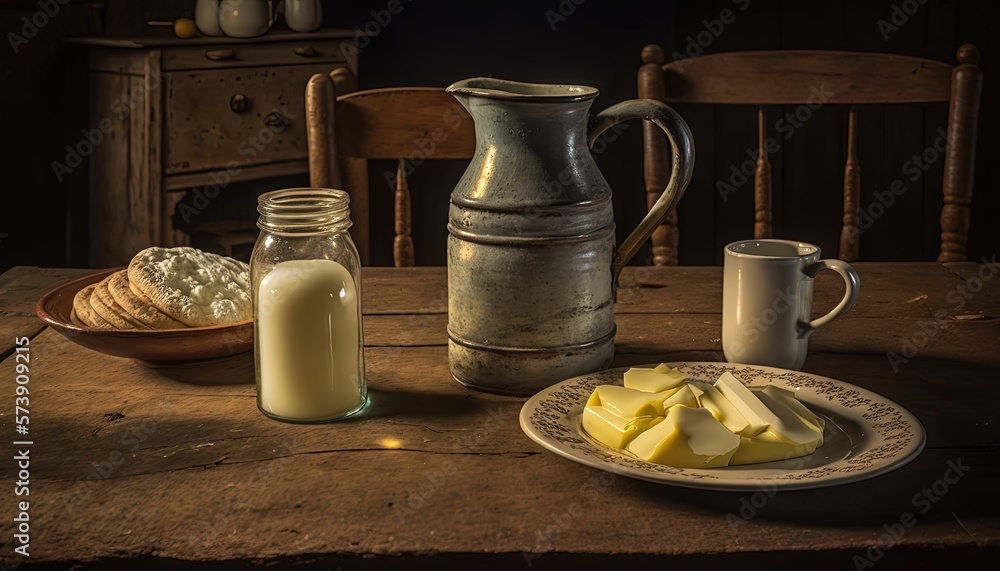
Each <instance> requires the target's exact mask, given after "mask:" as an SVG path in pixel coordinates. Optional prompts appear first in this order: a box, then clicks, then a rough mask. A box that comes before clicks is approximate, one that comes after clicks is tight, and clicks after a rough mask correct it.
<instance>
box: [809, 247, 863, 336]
mask: <svg viewBox="0 0 1000 571" xmlns="http://www.w3.org/2000/svg"><path fill="white" fill-rule="evenodd" d="M823 270H833V271H835V272H837V273H838V274H840V277H842V278H844V284H845V285H846V286H847V291H845V292H844V299H842V300H840V303H838V304H837V307H835V308H833V311H831V312H830V313H827V314H826V315H824V316H823V317H820V318H817V319H814V320H812V321H808V322H802V323H801V327H802V329H803V330H804V335H808V334H810V333H812V332H813V331H815V330H817V329H819V328H820V327H823V326H824V325H826V324H827V323H830V322H831V321H833V320H834V319H837V318H838V317H840V316H841V315H843V314H845V313H847V311H848V310H849V309H851V308H852V307H854V302H855V301H857V300H858V288H859V287H861V278H860V277H858V272H857V271H855V270H854V267H853V266H851V264H848V263H847V262H844V261H841V260H820V261H818V262H816V263H815V264H813V265H811V266H809V267H807V268H806V269H804V270H802V271H803V273H805V274H806V275H807V276H809V277H810V278H815V277H816V275H817V274H819V273H820V272H821V271H823Z"/></svg>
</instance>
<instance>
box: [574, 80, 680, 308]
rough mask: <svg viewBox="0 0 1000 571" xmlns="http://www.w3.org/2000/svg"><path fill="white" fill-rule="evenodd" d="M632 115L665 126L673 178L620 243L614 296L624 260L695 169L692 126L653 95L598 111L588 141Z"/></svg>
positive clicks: (613, 268)
mask: <svg viewBox="0 0 1000 571" xmlns="http://www.w3.org/2000/svg"><path fill="white" fill-rule="evenodd" d="M629 119H645V120H647V121H652V122H653V123H655V124H656V125H657V126H659V127H660V129H663V132H664V133H666V134H667V139H668V140H669V141H670V150H671V157H672V160H671V165H670V180H669V181H668V182H667V188H666V189H664V190H663V194H662V195H660V198H659V199H658V200H657V201H656V204H654V205H653V207H652V208H650V209H649V212H648V213H646V217H645V218H643V219H642V222H640V223H639V226H637V227H636V229H635V230H633V231H632V233H631V234H630V235H629V237H628V238H626V239H625V241H624V242H622V244H621V246H619V247H618V250H617V251H616V252H615V256H614V258H613V259H612V262H611V275H612V278H613V279H614V292H615V299H617V296H618V278H619V276H620V275H621V273H622V269H623V268H624V267H625V264H627V263H628V262H629V260H631V259H632V257H633V256H635V254H636V252H638V251H639V248H640V247H642V245H643V244H644V243H645V242H646V240H648V239H649V237H650V236H651V235H652V234H653V231H654V230H656V227H657V226H659V225H660V224H661V223H662V222H663V220H664V219H665V218H666V217H667V214H669V213H670V211H671V210H673V209H674V207H675V206H677V201H678V200H680V199H681V195H683V194H684V190H685V189H687V186H688V183H690V182H691V173H692V171H693V170H694V143H693V141H692V136H691V129H690V128H689V127H688V125H687V123H685V122H684V119H682V118H681V116H680V115H678V114H677V112H676V111H674V110H673V109H671V108H670V107H668V106H667V105H666V104H664V103H661V102H660V101H656V100H654V99H631V100H629V101H622V102H621V103H618V104H617V105H612V106H611V107H608V108H607V109H605V110H604V111H602V112H600V113H598V114H597V115H596V116H595V117H594V118H593V119H591V120H590V125H589V127H588V133H589V135H588V144H589V145H590V146H594V143H595V142H596V141H597V138H598V137H600V136H601V134H602V133H604V131H606V130H607V129H608V128H610V127H611V126H613V125H616V124H618V123H621V122H622V121H627V120H629Z"/></svg>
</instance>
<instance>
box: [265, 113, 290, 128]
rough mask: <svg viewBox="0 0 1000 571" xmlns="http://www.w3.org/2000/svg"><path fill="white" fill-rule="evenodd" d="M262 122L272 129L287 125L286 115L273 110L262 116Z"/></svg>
mask: <svg viewBox="0 0 1000 571" xmlns="http://www.w3.org/2000/svg"><path fill="white" fill-rule="evenodd" d="M264 124H265V125H267V126H268V127H271V128H272V129H284V128H285V127H287V126H288V125H289V121H288V118H287V117H285V116H284V115H282V114H281V113H278V112H277V111H274V112H271V113H268V114H267V115H266V116H265V117H264Z"/></svg>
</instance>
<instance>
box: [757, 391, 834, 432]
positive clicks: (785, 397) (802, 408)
mask: <svg viewBox="0 0 1000 571" xmlns="http://www.w3.org/2000/svg"><path fill="white" fill-rule="evenodd" d="M761 393H763V394H765V395H768V396H769V397H771V398H772V399H774V400H775V401H778V402H780V403H782V404H784V405H785V406H787V407H788V408H790V409H791V410H792V412H794V413H795V415H796V416H798V417H799V418H800V419H801V420H802V421H803V422H805V423H806V424H808V425H810V426H812V427H813V428H814V429H815V430H817V431H818V433H819V445H820V446H822V445H823V430H824V429H825V428H826V423H824V422H823V419H822V418H820V417H818V416H816V414H815V413H813V411H811V410H809V409H808V408H806V405H804V404H802V403H801V402H800V401H799V399H797V398H795V393H793V392H792V391H789V390H786V389H779V388H778V387H775V386H767V387H765V388H764V390H763V391H761Z"/></svg>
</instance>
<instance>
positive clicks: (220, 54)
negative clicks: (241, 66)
mask: <svg viewBox="0 0 1000 571" xmlns="http://www.w3.org/2000/svg"><path fill="white" fill-rule="evenodd" d="M205 57H207V58H208V59H210V60H212V61H223V60H227V59H233V58H235V57H236V52H235V51H233V50H205Z"/></svg>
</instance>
